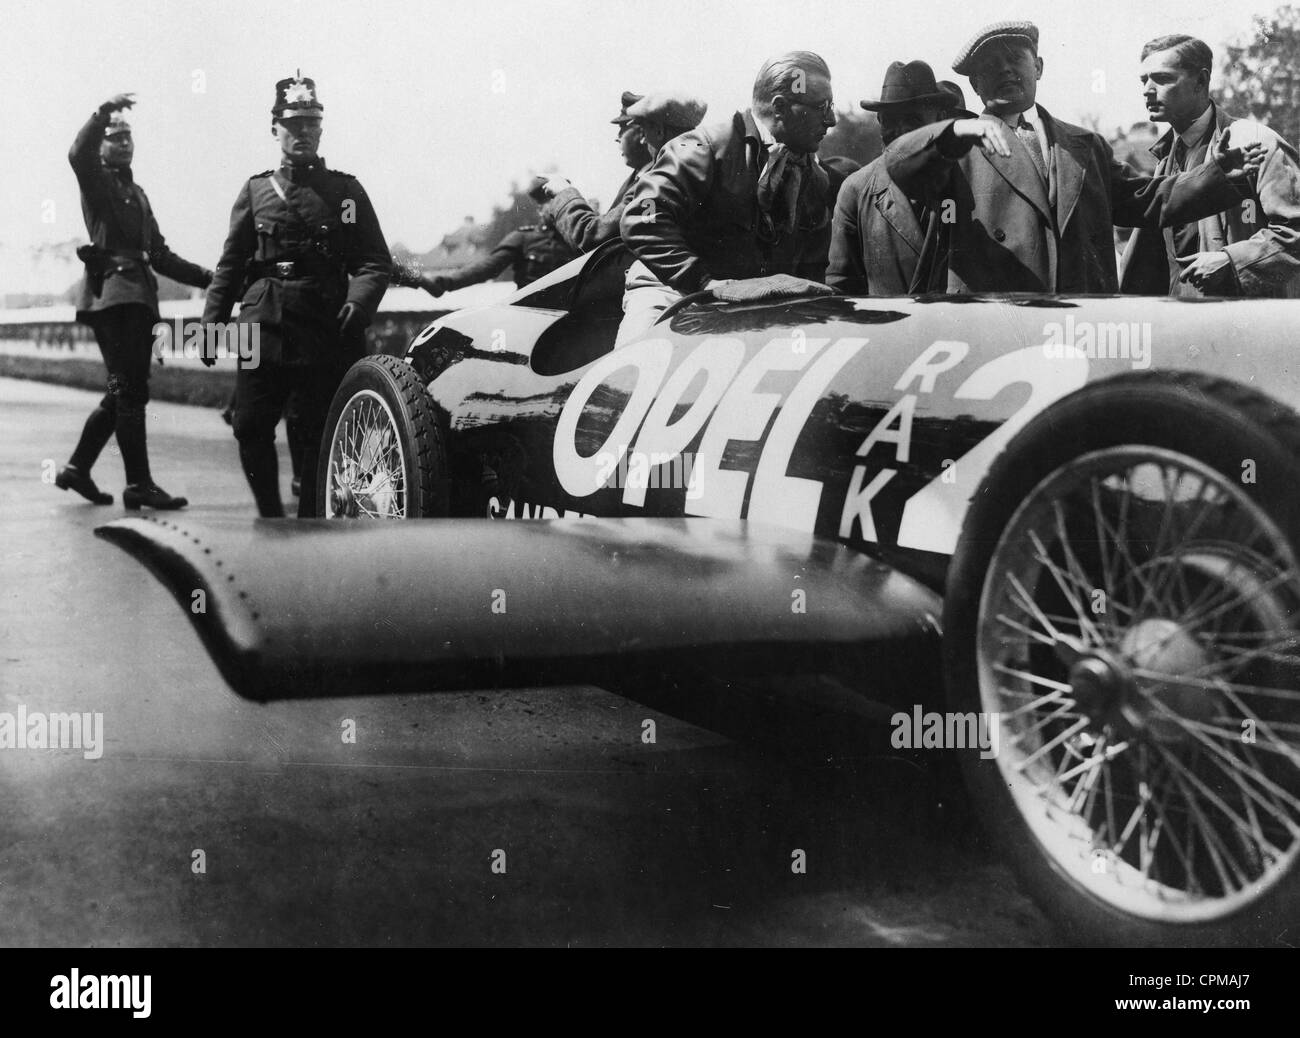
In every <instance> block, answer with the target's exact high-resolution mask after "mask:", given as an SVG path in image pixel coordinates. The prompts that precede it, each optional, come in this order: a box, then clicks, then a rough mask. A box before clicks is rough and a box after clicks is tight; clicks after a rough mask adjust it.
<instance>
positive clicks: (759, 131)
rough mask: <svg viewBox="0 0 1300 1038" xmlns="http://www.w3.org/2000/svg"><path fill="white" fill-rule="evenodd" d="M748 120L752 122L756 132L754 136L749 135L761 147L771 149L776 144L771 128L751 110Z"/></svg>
mask: <svg viewBox="0 0 1300 1038" xmlns="http://www.w3.org/2000/svg"><path fill="white" fill-rule="evenodd" d="M750 119H751V121H752V122H753V124H754V130H755V131H756V132H755V133H754V134H751V136H753V137H754V139H755V140H757V141H758V142H759V143H760V144H761V145H763V147H765V148H771V147H773V146H774V145H775V144H776V138H775V137H773V136H772V130H771V127H769V126H768V125H767V124H766V123H764V122H763V120H762V119H761V118H760V117H759V115H758V113H757V112H755V111H753V110H752V109H751V110H750Z"/></svg>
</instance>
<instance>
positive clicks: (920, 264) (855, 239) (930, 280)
mask: <svg viewBox="0 0 1300 1038" xmlns="http://www.w3.org/2000/svg"><path fill="white" fill-rule="evenodd" d="M959 93H960V91H959ZM859 104H861V105H862V107H863V108H865V109H866V110H867V111H868V112H875V113H876V115H877V116H878V118H879V119H880V138H881V140H882V141H883V142H884V143H885V144H886V145H888V144H889V143H890V142H892V141H894V140H897V139H898V138H899V137H901V136H902V135H903V134H904V133H907V132H909V131H911V130H915V129H918V128H920V127H922V126H926V125H928V124H930V123H933V122H936V121H938V120H939V119H943V118H946V117H949V116H951V114H952V112H953V110H954V108H956V107H957V105H958V99H957V98H956V97H954V96H953V94H952V93H951V92H949V91H946V90H944V89H943V87H942V86H940V85H939V84H938V83H936V82H935V81H934V72H933V70H932V69H931V68H930V66H929V65H927V64H926V63H925V62H924V61H909V62H907V63H906V64H904V63H903V62H901V61H895V62H894V63H893V64H891V65H890V66H889V68H888V70H887V71H886V72H885V82H884V85H883V86H882V87H881V90H880V98H879V100H876V101H861V102H859ZM940 232H941V227H940V224H939V220H938V216H937V214H936V213H935V212H934V211H933V210H931V209H930V208H929V207H928V206H927V205H926V203H925V201H924V199H923V198H922V197H921V195H920V193H918V194H917V196H916V197H912V198H909V197H908V196H907V195H906V194H904V193H903V191H901V190H900V189H899V187H898V185H897V184H895V183H894V182H893V180H891V179H890V177H889V168H888V166H887V164H886V162H885V157H884V156H883V155H882V156H880V157H879V158H877V159H876V160H875V161H874V162H870V163H868V164H867V165H866V166H865V167H863V168H862V169H860V170H858V172H856V173H854V174H853V175H852V176H850V177H849V178H848V179H847V180H846V181H845V182H844V186H843V187H842V188H841V189H840V195H839V199H838V200H837V202H836V205H835V216H834V219H833V220H832V225H831V251H830V265H829V266H828V267H827V269H826V283H827V284H828V285H830V286H831V287H832V288H834V289H836V290H837V291H840V292H843V293H845V294H846V295H874V296H892V295H911V294H914V293H918V292H926V291H931V290H937V291H942V290H943V288H944V280H945V279H946V271H945V270H944V269H943V257H942V251H943V250H942V239H943V236H942V234H941V233H940Z"/></svg>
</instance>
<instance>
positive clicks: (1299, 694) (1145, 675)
mask: <svg viewBox="0 0 1300 1038" xmlns="http://www.w3.org/2000/svg"><path fill="white" fill-rule="evenodd" d="M1133 676H1134V677H1137V678H1142V679H1143V680H1146V681H1154V682H1158V683H1160V684H1164V685H1187V686H1188V687H1190V688H1201V689H1205V690H1206V691H1209V692H1223V693H1224V694H1225V695H1226V694H1228V693H1229V692H1240V693H1244V694H1246V695H1252V696H1266V697H1268V698H1271V699H1286V700H1290V701H1292V702H1295V701H1300V691H1296V690H1295V689H1290V688H1268V687H1266V686H1264V685H1242V684H1239V683H1237V682H1234V681H1224V680H1223V679H1222V678H1201V677H1191V676H1184V675H1182V674H1166V673H1165V672H1164V671H1159V670H1147V669H1146V668H1145V667H1134V668H1133ZM1251 716H1254V715H1251ZM1256 720H1258V718H1256Z"/></svg>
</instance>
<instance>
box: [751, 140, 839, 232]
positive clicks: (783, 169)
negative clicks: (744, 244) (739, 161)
mask: <svg viewBox="0 0 1300 1038" xmlns="http://www.w3.org/2000/svg"><path fill="white" fill-rule="evenodd" d="M828 186H829V178H828V176H827V174H826V170H824V169H823V168H822V167H821V164H820V163H818V162H817V161H816V160H815V159H814V158H813V156H812V154H811V153H807V154H800V153H796V152H792V151H790V150H789V149H788V148H787V147H786V146H785V145H784V144H773V145H772V146H771V148H770V149H769V150H768V159H767V164H766V166H765V167H764V169H763V172H762V173H761V174H760V175H759V178H758V208H759V212H760V214H761V216H762V217H763V222H764V223H765V224H766V225H768V226H770V228H771V234H772V235H773V240H775V238H777V237H779V236H780V235H781V234H782V233H786V234H789V233H793V232H794V230H795V228H796V227H803V228H804V229H805V230H807V229H809V228H815V227H819V226H821V225H822V224H823V223H825V222H826V220H827V218H828V214H827V212H826V190H827V187H828ZM765 230H766V228H765Z"/></svg>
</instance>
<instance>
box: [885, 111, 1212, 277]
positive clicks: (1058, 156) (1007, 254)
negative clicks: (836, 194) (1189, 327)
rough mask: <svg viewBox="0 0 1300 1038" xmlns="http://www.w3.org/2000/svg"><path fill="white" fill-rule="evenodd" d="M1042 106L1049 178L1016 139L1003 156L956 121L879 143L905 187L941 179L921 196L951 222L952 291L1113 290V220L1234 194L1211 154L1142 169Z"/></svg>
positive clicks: (1141, 219)
mask: <svg viewBox="0 0 1300 1038" xmlns="http://www.w3.org/2000/svg"><path fill="white" fill-rule="evenodd" d="M1038 112H1039V117H1040V118H1041V119H1042V121H1043V125H1044V127H1045V128H1046V131H1047V136H1048V140H1049V142H1050V144H1051V147H1050V163H1049V172H1050V183H1049V184H1048V185H1044V184H1043V180H1042V177H1040V176H1039V175H1038V172H1037V170H1036V169H1035V168H1034V164H1033V162H1032V160H1031V159H1030V157H1029V154H1028V153H1027V152H1026V151H1025V150H1024V149H1023V148H1021V147H1013V148H1012V154H1011V157H1010V158H1003V157H1001V156H997V155H987V154H985V153H984V152H983V151H981V150H979V149H977V148H974V146H973V145H974V142H973V141H966V140H962V141H958V140H956V139H955V138H954V137H953V136H952V134H951V133H950V132H948V131H949V128H950V127H951V126H952V123H953V120H944V121H942V122H938V123H932V124H931V125H929V126H923V127H921V128H920V129H919V130H913V131H912V132H911V133H908V134H904V135H903V136H902V137H900V138H898V140H896V141H894V142H893V143H892V144H890V146H889V147H888V148H887V149H886V151H885V156H886V160H887V164H888V168H889V174H890V176H891V177H893V179H894V181H895V182H896V183H897V184H898V186H899V187H900V188H902V189H903V191H904V192H906V193H908V194H911V193H913V191H925V190H926V189H927V187H928V183H929V182H930V181H929V178H934V179H933V182H934V183H936V184H938V185H939V186H938V187H937V188H936V189H935V190H934V193H933V194H932V195H931V196H930V199H929V200H930V203H931V205H932V206H933V207H935V208H937V209H938V210H939V213H940V218H941V220H943V221H944V222H945V223H946V224H947V230H948V233H949V253H948V290H949V291H950V292H1058V293H1066V294H1073V293H1087V292H1095V293H1113V292H1117V291H1118V290H1119V278H1118V272H1117V270H1116V263H1115V247H1114V237H1113V235H1114V232H1113V230H1112V227H1113V226H1114V225H1115V224H1120V225H1122V226H1127V227H1157V226H1161V225H1173V224H1179V223H1185V222H1186V221H1188V220H1192V219H1196V218H1198V217H1201V216H1206V215H1209V214H1210V213H1213V212H1216V211H1217V210H1219V209H1222V208H1224V207H1225V206H1227V205H1229V204H1231V203H1232V202H1233V200H1235V199H1236V198H1237V192H1236V189H1235V188H1234V187H1233V186H1232V184H1231V183H1230V182H1229V181H1228V179H1227V177H1226V176H1225V175H1224V174H1223V172H1222V170H1220V168H1219V166H1218V164H1217V163H1213V162H1212V163H1209V164H1208V165H1206V166H1204V167H1202V168H1200V169H1197V170H1193V171H1189V172H1187V173H1183V174H1180V175H1178V176H1176V177H1171V176H1166V177H1144V176H1141V175H1139V174H1138V173H1137V172H1135V171H1134V170H1133V169H1131V168H1130V167H1128V166H1126V165H1124V163H1122V162H1118V161H1117V160H1116V159H1115V157H1114V155H1113V154H1112V153H1111V149H1110V145H1109V144H1107V143H1106V141H1105V140H1103V139H1102V138H1101V137H1100V136H1098V135H1097V134H1095V133H1093V132H1092V131H1091V130H1085V129H1084V128H1083V127H1081V126H1072V125H1071V124H1069V123H1064V122H1060V121H1059V120H1057V119H1053V118H1052V116H1051V115H1049V114H1048V112H1047V111H1046V110H1044V109H1043V108H1042V107H1041V106H1040V107H1039V109H1038ZM1012 143H1013V145H1014V144H1016V143H1017V142H1016V139H1015V137H1014V135H1012ZM945 166H946V167H947V172H946V176H945V175H944V167H945Z"/></svg>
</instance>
